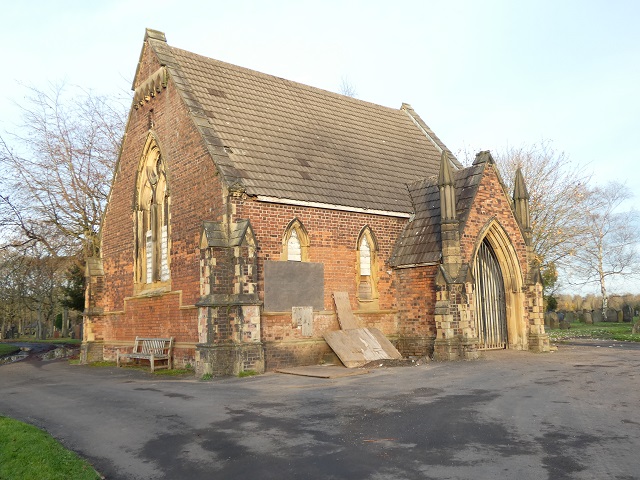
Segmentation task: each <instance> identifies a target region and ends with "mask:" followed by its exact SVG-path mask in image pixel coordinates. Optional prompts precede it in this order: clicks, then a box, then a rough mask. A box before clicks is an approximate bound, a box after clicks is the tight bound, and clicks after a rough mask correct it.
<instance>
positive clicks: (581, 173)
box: [496, 141, 591, 271]
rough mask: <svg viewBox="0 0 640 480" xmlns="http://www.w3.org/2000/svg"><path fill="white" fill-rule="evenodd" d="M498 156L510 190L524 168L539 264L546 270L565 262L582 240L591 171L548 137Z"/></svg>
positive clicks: (497, 158)
mask: <svg viewBox="0 0 640 480" xmlns="http://www.w3.org/2000/svg"><path fill="white" fill-rule="evenodd" d="M496 160H497V164H498V168H499V169H500V174H501V176H502V179H503V181H504V182H505V185H506V186H507V188H508V190H509V191H512V190H513V182H514V179H515V172H516V170H517V169H518V167H520V168H521V169H522V173H523V175H524V178H525V182H526V184H527V190H528V191H529V196H530V199H529V208H530V214H531V228H532V234H533V235H532V243H533V248H534V251H535V253H536V255H537V259H538V263H539V265H540V266H541V268H542V269H543V271H544V270H546V269H548V268H553V270H554V271H555V267H562V266H564V265H566V263H567V260H568V259H569V258H570V257H571V254H572V253H573V252H574V251H575V250H576V249H577V248H578V247H579V246H580V244H581V242H582V241H583V239H582V231H583V225H584V216H583V213H584V208H583V205H584V201H585V199H586V192H587V183H588V182H589V180H590V178H591V175H590V174H589V173H588V172H586V170H585V168H584V167H583V166H581V165H579V164H577V163H574V162H572V161H571V160H570V159H569V157H568V156H567V155H566V154H565V153H564V152H558V151H556V150H555V149H554V148H553V147H552V145H551V143H550V142H549V141H541V142H540V143H537V144H533V145H524V146H520V147H508V148H506V149H504V150H502V151H499V152H496Z"/></svg>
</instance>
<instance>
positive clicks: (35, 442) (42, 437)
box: [0, 416, 102, 480]
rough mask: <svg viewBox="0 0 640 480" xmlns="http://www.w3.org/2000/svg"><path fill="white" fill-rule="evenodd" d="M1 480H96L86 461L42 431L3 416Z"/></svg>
mask: <svg viewBox="0 0 640 480" xmlns="http://www.w3.org/2000/svg"><path fill="white" fill-rule="evenodd" d="M0 439H2V441H0V458H1V459H2V462H0V478H2V479H4V478H6V479H11V480H32V479H34V478H37V479H41V480H45V479H46V480H68V479H71V478H73V479H74V480H85V479H87V480H89V479H91V480H96V479H100V478H102V477H101V476H100V475H99V474H98V472H96V471H95V470H94V469H93V467H92V466H91V465H90V464H89V462H87V461H86V460H83V459H81V458H80V457H79V456H78V455H77V454H75V453H74V452H72V451H70V450H67V449H66V448H64V447H63V446H62V445H60V443H58V442H57V441H56V440H54V439H53V438H52V437H51V436H50V435H49V434H47V433H45V432H43V431H42V430H40V429H38V428H36V427H33V426H31V425H27V424H26V423H22V422H19V421H17V420H14V419H11V418H7V417H2V416H0Z"/></svg>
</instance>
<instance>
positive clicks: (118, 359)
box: [116, 352, 120, 367]
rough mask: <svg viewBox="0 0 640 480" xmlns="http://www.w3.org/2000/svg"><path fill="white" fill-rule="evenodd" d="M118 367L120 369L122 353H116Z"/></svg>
mask: <svg viewBox="0 0 640 480" xmlns="http://www.w3.org/2000/svg"><path fill="white" fill-rule="evenodd" d="M116 366H117V367H120V352H118V353H116Z"/></svg>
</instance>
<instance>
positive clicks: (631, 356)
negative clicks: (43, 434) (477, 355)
mask: <svg viewBox="0 0 640 480" xmlns="http://www.w3.org/2000/svg"><path fill="white" fill-rule="evenodd" d="M599 345H600V346H599V347H598V346H596V345H595V344H592V345H590V346H584V345H567V346H561V347H560V350H559V351H558V352H554V353H550V354H541V355H535V354H531V353H527V352H512V351H499V352H489V353H488V354H486V355H485V357H484V358H483V359H481V360H478V361H474V362H455V363H429V364H427V365H422V366H417V367H398V368H381V369H375V370H373V371H372V372H371V373H369V374H367V375H359V376H353V377H344V378H334V379H319V378H309V377H300V376H293V375H284V374H266V375H262V376H258V377H250V378H243V379H239V378H230V379H223V380H213V381H209V382H201V381H198V380H195V379H188V380H184V379H183V380H180V379H178V380H176V379H168V378H159V377H155V376H151V375H149V374H147V373H145V372H140V371H135V370H129V369H116V368H112V367H105V368H92V367H87V366H72V365H69V364H68V363H67V362H66V361H64V360H59V361H52V362H43V361H38V360H28V361H23V362H19V363H16V364H12V365H4V366H2V367H0V415H8V416H11V417H14V418H17V419H20V420H23V421H26V422H29V423H32V424H34V425H37V426H39V427H42V428H45V429H46V430H47V431H48V432H50V433H51V434H52V435H53V436H54V437H56V438H57V439H59V440H61V441H62V443H63V444H64V445H65V446H67V447H68V448H71V449H72V450H75V451H77V452H79V453H80V454H81V455H83V456H84V457H86V458H88V459H89V461H91V462H92V463H93V464H94V465H95V467H96V468H97V469H98V470H99V471H100V472H102V474H104V475H105V477H106V478H107V479H230V478H260V479H278V480H281V479H289V478H291V479H293V478H304V479H315V478H321V479H372V480H381V479H445V478H448V479H485V478H517V479H518V480H524V479H562V478H572V479H633V478H640V411H639V408H638V392H640V350H639V349H638V346H637V345H624V344H616V343H613V344H610V343H607V344H605V343H599ZM610 345H613V346H610ZM620 345H622V346H620ZM0 441H2V439H0Z"/></svg>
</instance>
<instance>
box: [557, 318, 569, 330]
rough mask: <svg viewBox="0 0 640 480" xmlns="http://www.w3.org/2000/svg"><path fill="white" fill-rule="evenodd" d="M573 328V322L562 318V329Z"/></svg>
mask: <svg viewBox="0 0 640 480" xmlns="http://www.w3.org/2000/svg"><path fill="white" fill-rule="evenodd" d="M570 328H571V322H567V321H566V320H562V321H561V322H560V330H569V329H570Z"/></svg>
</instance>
